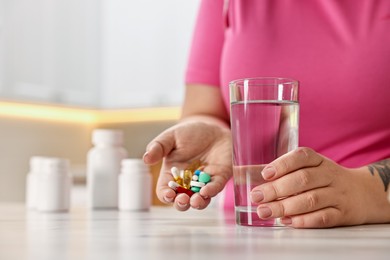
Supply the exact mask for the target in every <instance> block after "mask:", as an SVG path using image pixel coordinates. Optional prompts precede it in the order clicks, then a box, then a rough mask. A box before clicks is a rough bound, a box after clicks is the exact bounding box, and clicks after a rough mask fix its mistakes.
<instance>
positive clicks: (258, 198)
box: [251, 190, 264, 203]
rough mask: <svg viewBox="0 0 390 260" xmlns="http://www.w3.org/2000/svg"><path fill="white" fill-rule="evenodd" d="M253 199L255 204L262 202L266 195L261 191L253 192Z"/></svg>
mask: <svg viewBox="0 0 390 260" xmlns="http://www.w3.org/2000/svg"><path fill="white" fill-rule="evenodd" d="M251 199H252V202H253V203H258V202H261V201H262V200H263V199H264V194H263V192H262V191H261V190H256V191H252V192H251Z"/></svg>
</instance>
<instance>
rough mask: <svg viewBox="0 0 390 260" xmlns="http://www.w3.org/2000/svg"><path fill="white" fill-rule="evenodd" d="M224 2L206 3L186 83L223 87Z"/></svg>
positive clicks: (201, 10) (197, 26)
mask: <svg viewBox="0 0 390 260" xmlns="http://www.w3.org/2000/svg"><path fill="white" fill-rule="evenodd" d="M223 4H224V1H223V0H202V2H201V3H200V7H199V11H198V17H197V20H196V24H195V28H194V34H193V39H192V45H191V49H190V53H189V58H188V65H187V70H186V74H185V83H186V84H191V83H192V84H207V85H212V86H220V60H221V53H222V46H223V40H224V22H223V21H224V20H223Z"/></svg>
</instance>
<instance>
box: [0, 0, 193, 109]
mask: <svg viewBox="0 0 390 260" xmlns="http://www.w3.org/2000/svg"><path fill="white" fill-rule="evenodd" d="M198 3H199V0H164V1H158V0H66V1H62V0H34V1H31V0H0V95H1V96H3V97H10V98H16V99H22V100H23V99H28V100H41V101H48V102H58V103H66V104H75V105H87V106H95V107H101V108H119V107H121V108H123V107H144V106H160V105H179V104H180V103H181V101H182V98H183V93H184V86H183V85H184V70H185V66H186V62H187V56H188V50H189V45H190V40H191V36H192V29H193V25H194V21H195V16H196V12H197V9H198Z"/></svg>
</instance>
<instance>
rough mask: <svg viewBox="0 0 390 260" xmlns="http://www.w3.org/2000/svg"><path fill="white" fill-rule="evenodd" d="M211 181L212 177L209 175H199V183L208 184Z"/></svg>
mask: <svg viewBox="0 0 390 260" xmlns="http://www.w3.org/2000/svg"><path fill="white" fill-rule="evenodd" d="M210 180H211V177H210V175H208V174H207V173H205V172H201V173H200V174H199V179H198V181H199V182H203V183H208V182H210Z"/></svg>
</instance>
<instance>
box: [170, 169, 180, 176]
mask: <svg viewBox="0 0 390 260" xmlns="http://www.w3.org/2000/svg"><path fill="white" fill-rule="evenodd" d="M171 173H172V175H173V178H175V179H177V178H179V176H180V171H179V169H178V168H177V167H172V168H171Z"/></svg>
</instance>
